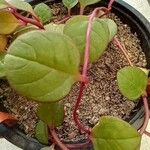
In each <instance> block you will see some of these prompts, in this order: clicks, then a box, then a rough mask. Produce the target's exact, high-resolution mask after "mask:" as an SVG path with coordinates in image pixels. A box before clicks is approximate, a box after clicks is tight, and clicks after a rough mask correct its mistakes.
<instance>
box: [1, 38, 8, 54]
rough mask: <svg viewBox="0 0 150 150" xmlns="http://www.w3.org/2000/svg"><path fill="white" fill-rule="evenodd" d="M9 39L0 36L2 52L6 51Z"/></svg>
mask: <svg viewBox="0 0 150 150" xmlns="http://www.w3.org/2000/svg"><path fill="white" fill-rule="evenodd" d="M7 42H8V38H7V36H6V35H0V52H3V51H5V49H6V46H7Z"/></svg>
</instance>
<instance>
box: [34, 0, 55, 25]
mask: <svg viewBox="0 0 150 150" xmlns="http://www.w3.org/2000/svg"><path fill="white" fill-rule="evenodd" d="M34 11H35V13H36V15H37V16H38V17H39V18H40V19H41V21H42V22H43V23H46V22H48V21H50V20H51V18H52V16H53V13H52V10H51V9H50V8H49V6H47V5H46V4H44V3H40V4H38V5H36V6H35V8H34Z"/></svg>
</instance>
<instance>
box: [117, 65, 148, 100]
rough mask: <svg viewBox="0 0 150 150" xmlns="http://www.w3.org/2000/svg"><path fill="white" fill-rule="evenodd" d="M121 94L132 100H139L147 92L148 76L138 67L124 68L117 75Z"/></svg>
mask: <svg viewBox="0 0 150 150" xmlns="http://www.w3.org/2000/svg"><path fill="white" fill-rule="evenodd" d="M117 80H118V86H119V89H120V91H121V93H122V94H123V95H124V96H125V97H127V98H128V99H130V100H137V99H138V98H139V97H140V96H141V95H142V94H143V93H144V91H145V90H146V86H147V82H148V76H147V75H146V73H145V72H143V71H142V70H141V69H140V68H138V67H124V68H123V69H121V70H119V71H118V73H117Z"/></svg>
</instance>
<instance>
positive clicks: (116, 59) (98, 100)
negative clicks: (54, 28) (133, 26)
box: [0, 4, 146, 142]
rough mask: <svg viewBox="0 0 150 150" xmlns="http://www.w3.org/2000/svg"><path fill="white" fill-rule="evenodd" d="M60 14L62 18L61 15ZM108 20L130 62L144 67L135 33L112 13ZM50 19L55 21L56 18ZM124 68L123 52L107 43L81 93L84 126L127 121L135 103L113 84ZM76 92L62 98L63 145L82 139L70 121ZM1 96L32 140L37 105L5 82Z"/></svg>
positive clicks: (91, 66) (74, 88)
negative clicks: (114, 119) (109, 120)
mask: <svg viewBox="0 0 150 150" xmlns="http://www.w3.org/2000/svg"><path fill="white" fill-rule="evenodd" d="M60 5H61V4H60ZM52 7H54V6H52ZM56 10H57V9H56ZM64 11H65V10H64ZM60 12H61V11H60V8H59V7H58V10H57V12H55V11H54V13H55V15H58V14H60ZM61 15H62V16H63V14H61ZM62 16H61V17H60V18H62ZM109 17H110V18H112V19H113V20H115V22H116V23H117V24H118V37H119V39H120V40H121V41H122V42H123V43H124V45H125V47H126V48H127V53H128V55H129V58H130V59H131V61H132V62H133V63H134V64H135V65H136V66H139V67H145V66H146V58H145V55H144V53H143V52H142V49H141V46H140V41H139V40H138V37H137V35H136V33H131V30H130V27H129V26H128V25H126V24H123V23H122V22H121V21H120V19H119V18H118V17H117V16H115V15H114V14H111V15H110V16H109ZM53 19H56V17H54V18H53ZM127 65H129V64H128V62H127V60H126V58H125V57H124V55H123V53H122V51H120V50H119V49H118V48H117V47H116V46H115V45H114V44H113V43H110V45H109V46H108V48H107V50H106V51H105V53H104V54H103V56H102V57H101V58H100V59H99V60H98V61H97V62H95V63H93V64H90V66H89V79H90V82H89V84H88V86H87V89H86V91H85V92H84V96H83V98H82V103H81V106H80V109H79V110H78V114H79V116H80V118H81V121H82V122H83V124H85V125H87V126H93V125H95V124H96V123H97V122H98V120H99V118H100V117H101V116H104V115H111V116H117V117H119V118H122V119H127V118H129V116H130V113H131V111H132V110H133V109H134V107H135V106H136V103H133V102H131V101H128V99H127V98H125V97H124V96H122V94H121V93H120V91H119V89H118V86H117V81H116V74H117V71H118V70H119V69H120V68H122V67H124V66H127ZM78 93H79V88H78V83H77V84H76V85H74V86H73V87H72V90H71V92H70V94H69V95H68V96H66V97H65V98H64V99H63V103H64V105H65V120H64V123H63V125H62V126H61V127H59V128H57V132H58V134H59V137H60V138H61V140H63V141H65V142H68V141H79V140H83V139H85V135H84V134H81V133H79V131H78V129H77V127H76V126H75V124H74V121H73V118H72V109H73V106H74V104H75V101H76V98H77V95H78ZM0 95H1V99H3V103H4V106H5V107H6V108H7V110H8V111H9V112H10V113H11V114H13V115H14V116H15V117H16V118H18V124H19V127H20V129H22V130H23V131H24V132H25V133H26V134H27V136H33V137H34V132H35V126H36V123H37V121H38V118H37V116H36V109H37V106H38V104H37V103H35V102H32V101H28V100H27V99H26V98H25V97H23V96H20V95H18V94H17V93H16V92H15V91H14V90H13V89H11V88H10V87H9V85H8V84H7V83H6V82H5V81H2V82H0ZM71 120H72V121H71Z"/></svg>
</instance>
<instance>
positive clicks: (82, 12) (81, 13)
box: [80, 6, 85, 15]
mask: <svg viewBox="0 0 150 150" xmlns="http://www.w3.org/2000/svg"><path fill="white" fill-rule="evenodd" d="M84 9H85V7H83V6H80V15H83V14H84Z"/></svg>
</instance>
